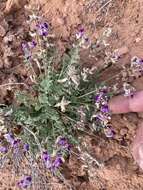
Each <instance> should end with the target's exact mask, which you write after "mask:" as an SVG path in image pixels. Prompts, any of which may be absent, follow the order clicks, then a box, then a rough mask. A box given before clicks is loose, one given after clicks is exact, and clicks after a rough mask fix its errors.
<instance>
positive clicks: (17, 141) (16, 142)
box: [13, 139, 21, 148]
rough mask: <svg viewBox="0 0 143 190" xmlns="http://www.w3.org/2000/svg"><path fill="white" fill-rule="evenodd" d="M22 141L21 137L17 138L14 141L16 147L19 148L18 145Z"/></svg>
mask: <svg viewBox="0 0 143 190" xmlns="http://www.w3.org/2000/svg"><path fill="white" fill-rule="evenodd" d="M20 142H21V140H20V139H16V140H14V142H13V147H14V148H17V147H18V145H19V144H20Z"/></svg>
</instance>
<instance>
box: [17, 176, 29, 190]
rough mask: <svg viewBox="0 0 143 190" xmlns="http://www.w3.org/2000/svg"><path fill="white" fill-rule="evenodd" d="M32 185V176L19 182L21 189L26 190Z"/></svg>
mask: <svg viewBox="0 0 143 190" xmlns="http://www.w3.org/2000/svg"><path fill="white" fill-rule="evenodd" d="M31 183H32V177H31V176H26V177H24V178H23V179H22V180H20V181H19V182H18V186H19V187H20V188H24V189H26V188H28V187H29V186H30V185H31Z"/></svg>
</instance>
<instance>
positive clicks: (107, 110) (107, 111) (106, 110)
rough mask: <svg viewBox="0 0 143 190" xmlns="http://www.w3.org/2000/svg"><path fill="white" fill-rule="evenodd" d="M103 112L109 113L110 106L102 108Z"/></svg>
mask: <svg viewBox="0 0 143 190" xmlns="http://www.w3.org/2000/svg"><path fill="white" fill-rule="evenodd" d="M101 112H103V113H109V107H108V105H103V106H102V107H101Z"/></svg>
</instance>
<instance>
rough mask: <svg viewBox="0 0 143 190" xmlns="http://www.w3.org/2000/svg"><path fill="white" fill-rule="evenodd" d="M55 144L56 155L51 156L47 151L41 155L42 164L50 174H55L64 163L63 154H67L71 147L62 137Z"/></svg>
mask: <svg viewBox="0 0 143 190" xmlns="http://www.w3.org/2000/svg"><path fill="white" fill-rule="evenodd" d="M56 143H57V146H58V150H57V152H56V155H54V156H51V155H50V154H49V153H48V152H47V151H44V152H43V154H42V161H43V162H44V164H45V166H46V168H47V169H49V170H50V171H52V172H55V171H56V170H57V169H59V168H60V167H61V165H62V164H63V162H64V153H65V152H66V153H68V154H69V152H70V149H71V145H70V144H69V143H68V140H67V139H66V138H64V137H59V138H58V139H57V142H56Z"/></svg>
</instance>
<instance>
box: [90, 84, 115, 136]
mask: <svg viewBox="0 0 143 190" xmlns="http://www.w3.org/2000/svg"><path fill="white" fill-rule="evenodd" d="M108 101H109V96H108V89H107V87H106V86H104V87H102V88H100V89H99V91H98V92H97V94H96V95H95V96H94V104H95V108H96V111H95V113H94V114H93V115H92V118H91V120H92V121H93V127H94V128H95V126H97V129H98V128H101V127H102V128H104V132H105V135H106V136H107V137H113V135H114V131H113V129H112V127H111V126H110V120H111V113H110V110H109V107H108Z"/></svg>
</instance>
